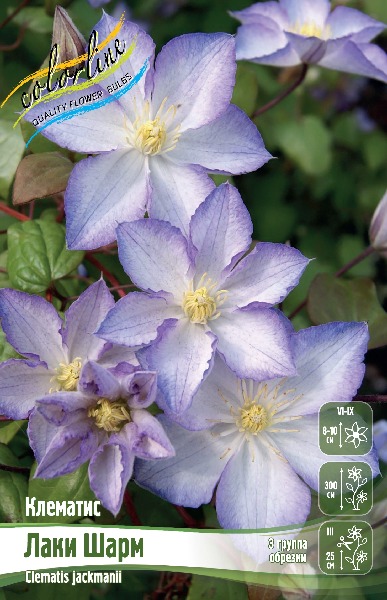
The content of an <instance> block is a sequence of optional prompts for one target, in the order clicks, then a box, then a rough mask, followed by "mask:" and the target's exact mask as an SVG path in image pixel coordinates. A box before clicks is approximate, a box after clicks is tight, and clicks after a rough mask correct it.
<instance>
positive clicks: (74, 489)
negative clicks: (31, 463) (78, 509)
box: [28, 464, 95, 523]
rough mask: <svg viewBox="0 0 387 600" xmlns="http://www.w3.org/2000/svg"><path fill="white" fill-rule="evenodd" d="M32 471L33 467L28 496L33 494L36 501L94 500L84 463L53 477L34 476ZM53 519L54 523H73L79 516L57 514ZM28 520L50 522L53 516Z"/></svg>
mask: <svg viewBox="0 0 387 600" xmlns="http://www.w3.org/2000/svg"><path fill="white" fill-rule="evenodd" d="M35 467H36V465H35ZM34 473H35V468H33V469H32V470H31V478H30V481H29V484H28V496H29V497H30V498H33V497H34V496H35V497H36V499H37V501H39V500H45V501H48V500H58V501H59V502H66V501H70V500H71V501H74V502H76V501H77V500H95V496H94V493H93V492H92V491H91V489H90V485H89V478H88V475H87V465H86V464H85V465H82V466H81V467H80V468H79V469H77V470H76V471H74V472H73V473H69V474H68V475H63V476H62V477H56V478H55V479H40V478H34ZM54 520H55V522H56V523H74V522H75V521H78V520H79V517H78V516H74V517H70V516H67V515H66V516H64V515H59V516H56V517H55V519H54ZM28 521H29V522H31V523H52V522H53V518H52V517H47V516H39V517H28Z"/></svg>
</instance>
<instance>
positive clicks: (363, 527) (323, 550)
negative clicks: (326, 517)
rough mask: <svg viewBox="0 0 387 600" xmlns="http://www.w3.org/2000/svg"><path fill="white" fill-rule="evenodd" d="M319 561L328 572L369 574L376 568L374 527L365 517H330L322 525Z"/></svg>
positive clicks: (322, 568) (325, 571)
mask: <svg viewBox="0 0 387 600" xmlns="http://www.w3.org/2000/svg"><path fill="white" fill-rule="evenodd" d="M319 565H320V569H321V571H322V572H323V573H325V574H327V575H365V574H366V573H368V572H369V571H370V570H371V568H372V529H371V526H370V525H369V524H368V523H366V522H365V521H330V522H326V523H323V524H322V525H321V527H320V529H319Z"/></svg>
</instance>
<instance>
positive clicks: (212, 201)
mask: <svg viewBox="0 0 387 600" xmlns="http://www.w3.org/2000/svg"><path fill="white" fill-rule="evenodd" d="M252 233H253V224H252V222H251V218H250V215H249V212H248V210H247V208H246V207H245V205H244V204H243V200H242V198H241V197H240V195H239V192H238V190H237V189H236V188H234V187H233V186H232V185H230V184H228V183H225V184H222V185H221V186H219V187H218V188H216V189H215V190H214V191H213V192H212V193H211V194H210V195H209V196H208V198H207V199H206V200H205V201H204V202H203V203H202V204H201V205H200V206H199V208H198V209H197V211H196V213H195V214H194V216H193V217H192V221H191V225H190V237H191V240H192V243H193V245H194V246H195V248H196V249H197V255H196V259H195V268H196V278H195V281H194V284H195V285H197V284H198V281H199V279H200V278H201V276H202V275H203V274H204V273H206V274H207V275H208V276H209V277H211V278H212V280H213V281H214V282H217V283H220V282H221V281H222V280H223V279H224V276H225V273H227V272H228V271H229V270H230V269H231V268H232V267H233V266H234V265H235V263H236V262H237V261H238V260H239V259H240V257H241V256H242V255H243V254H244V253H245V252H246V251H247V250H248V248H249V246H250V244H251V235H252Z"/></svg>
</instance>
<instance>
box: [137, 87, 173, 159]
mask: <svg viewBox="0 0 387 600" xmlns="http://www.w3.org/2000/svg"><path fill="white" fill-rule="evenodd" d="M166 102H167V98H164V100H163V101H162V103H161V105H160V108H159V110H158V111H157V113H156V114H155V116H154V118H153V119H152V118H151V107H150V104H149V101H146V102H144V104H143V107H142V110H141V111H139V110H138V109H137V106H136V105H135V115H136V119H135V121H134V122H133V123H128V122H127V121H125V127H126V129H127V132H128V136H127V139H128V143H129V145H131V146H134V147H135V148H137V150H139V151H140V152H141V153H142V154H145V155H146V156H153V155H155V154H164V153H166V152H170V151H171V150H173V149H174V148H175V147H176V144H177V141H178V139H179V137H180V125H178V126H177V127H175V128H174V129H170V126H171V124H172V121H173V120H174V118H175V115H176V111H177V108H176V107H175V106H174V105H173V104H172V105H171V106H170V107H169V108H168V109H167V110H165V104H166Z"/></svg>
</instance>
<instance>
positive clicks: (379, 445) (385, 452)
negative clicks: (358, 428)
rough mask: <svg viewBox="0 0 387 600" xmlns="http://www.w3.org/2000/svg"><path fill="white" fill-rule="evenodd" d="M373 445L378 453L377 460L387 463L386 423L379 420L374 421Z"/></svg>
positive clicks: (383, 420) (384, 420)
mask: <svg viewBox="0 0 387 600" xmlns="http://www.w3.org/2000/svg"><path fill="white" fill-rule="evenodd" d="M373 433H374V444H375V447H376V450H377V451H378V454H379V458H380V460H382V461H383V462H387V421H386V419H380V420H379V421H376V423H375V424H374V428H373Z"/></svg>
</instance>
